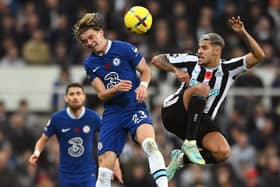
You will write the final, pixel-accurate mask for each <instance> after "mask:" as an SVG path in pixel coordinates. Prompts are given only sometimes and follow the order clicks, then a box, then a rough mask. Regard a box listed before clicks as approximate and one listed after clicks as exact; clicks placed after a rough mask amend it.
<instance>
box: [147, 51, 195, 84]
mask: <svg viewBox="0 0 280 187" xmlns="http://www.w3.org/2000/svg"><path fill="white" fill-rule="evenodd" d="M151 63H152V64H153V65H155V66H156V67H157V68H159V69H162V70H165V71H169V72H174V73H175V74H176V76H177V78H178V80H179V81H181V82H188V81H189V79H190V77H189V75H188V74H187V73H185V72H183V71H181V70H180V69H178V68H176V67H175V66H174V65H173V64H171V63H169V60H168V58H167V56H166V55H165V54H160V55H157V56H154V57H153V59H152V62H151Z"/></svg>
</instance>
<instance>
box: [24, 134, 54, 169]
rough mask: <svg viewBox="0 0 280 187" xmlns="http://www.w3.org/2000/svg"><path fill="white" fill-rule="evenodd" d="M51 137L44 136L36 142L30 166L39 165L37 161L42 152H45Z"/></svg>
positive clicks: (30, 158)
mask: <svg viewBox="0 0 280 187" xmlns="http://www.w3.org/2000/svg"><path fill="white" fill-rule="evenodd" d="M48 140H49V137H47V136H46V135H44V134H42V136H41V137H40V138H39V140H38V141H37V142H36V145H35V149H34V152H33V154H32V155H31V156H30V157H29V160H28V162H29V164H31V165H34V166H35V165H37V161H38V159H39V157H40V154H41V152H42V151H43V150H44V148H45V146H46V144H47V143H48Z"/></svg>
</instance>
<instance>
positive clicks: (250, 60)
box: [229, 16, 265, 68]
mask: <svg viewBox="0 0 280 187" xmlns="http://www.w3.org/2000/svg"><path fill="white" fill-rule="evenodd" d="M229 23H230V25H231V27H232V29H233V30H234V31H235V32H236V33H238V34H239V35H240V36H242V38H243V39H244V40H245V41H246V42H247V43H248V44H249V46H250V48H251V52H250V53H248V54H246V63H247V67H248V68H251V67H253V66H255V65H256V64H258V63H259V62H261V61H262V60H263V59H264V57H265V54H264V51H263V50H262V48H261V47H260V45H259V44H258V43H257V42H256V40H255V39H254V38H253V37H252V36H251V35H250V34H249V33H248V32H247V31H246V29H245V26H244V24H243V22H242V21H241V19H240V17H239V16H238V17H231V18H230V19H229Z"/></svg>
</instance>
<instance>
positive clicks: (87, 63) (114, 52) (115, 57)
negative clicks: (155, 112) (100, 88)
mask: <svg viewBox="0 0 280 187" xmlns="http://www.w3.org/2000/svg"><path fill="white" fill-rule="evenodd" d="M141 59H142V55H141V53H140V52H139V51H138V49H137V48H136V47H135V46H133V45H131V44H129V43H127V42H123V41H108V47H107V50H106V53H105V54H104V55H100V56H99V55H97V54H91V55H89V56H88V57H87V58H86V59H85V60H84V67H85V70H86V72H87V75H88V77H89V79H90V81H93V80H94V79H95V78H96V77H99V78H100V79H101V80H102V82H103V83H104V85H105V87H106V89H109V88H112V87H114V86H115V85H116V84H118V83H119V82H120V81H121V80H130V81H132V89H131V90H130V91H128V92H118V93H116V94H115V95H114V96H113V97H112V98H111V99H109V100H107V101H106V102H105V103H104V108H105V114H106V113H108V112H110V113H111V112H113V111H120V110H122V111H123V110H130V109H131V108H134V107H135V106H138V105H144V103H140V104H139V103H137V101H136V93H135V89H136V88H137V87H138V86H139V78H138V77H137V73H136V66H137V65H138V63H139V62H140V61H141Z"/></svg>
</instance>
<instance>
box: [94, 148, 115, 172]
mask: <svg viewBox="0 0 280 187" xmlns="http://www.w3.org/2000/svg"><path fill="white" fill-rule="evenodd" d="M115 160H116V155H115V153H113V152H111V151H107V152H105V153H103V154H101V155H99V156H98V164H99V166H100V167H104V168H108V169H113V168H114V163H115Z"/></svg>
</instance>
